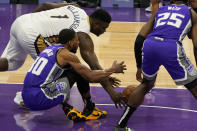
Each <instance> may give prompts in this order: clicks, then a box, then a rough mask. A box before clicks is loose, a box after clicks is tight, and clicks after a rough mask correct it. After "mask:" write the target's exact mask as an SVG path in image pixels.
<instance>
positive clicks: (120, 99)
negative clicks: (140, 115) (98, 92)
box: [110, 91, 126, 108]
mask: <svg viewBox="0 0 197 131" xmlns="http://www.w3.org/2000/svg"><path fill="white" fill-rule="evenodd" d="M110 96H111V99H112V100H113V102H114V104H115V106H116V108H118V107H120V108H122V107H123V106H125V105H126V104H125V101H124V100H125V96H123V94H122V93H120V92H116V91H114V92H113V93H111V94H110Z"/></svg>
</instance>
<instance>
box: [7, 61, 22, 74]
mask: <svg viewBox="0 0 197 131" xmlns="http://www.w3.org/2000/svg"><path fill="white" fill-rule="evenodd" d="M23 64H24V61H19V60H14V59H12V60H9V59H8V71H13V70H17V69H19V68H20V67H21V66H22V65H23Z"/></svg>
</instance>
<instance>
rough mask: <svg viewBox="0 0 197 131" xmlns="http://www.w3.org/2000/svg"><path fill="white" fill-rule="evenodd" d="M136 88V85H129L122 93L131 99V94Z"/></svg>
mask: <svg viewBox="0 0 197 131" xmlns="http://www.w3.org/2000/svg"><path fill="white" fill-rule="evenodd" d="M135 88H136V87H135V86H133V85H129V86H127V87H126V88H125V89H124V90H123V92H122V94H123V95H124V96H125V97H126V100H128V99H129V95H130V94H131V93H132V92H133V90H134V89H135Z"/></svg>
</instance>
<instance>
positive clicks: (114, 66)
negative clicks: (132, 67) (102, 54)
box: [111, 61, 127, 73]
mask: <svg viewBox="0 0 197 131" xmlns="http://www.w3.org/2000/svg"><path fill="white" fill-rule="evenodd" d="M111 68H112V69H114V71H115V72H114V73H124V70H126V69H127V68H126V65H125V64H124V61H122V62H120V63H117V61H114V62H113V64H112V66H111Z"/></svg>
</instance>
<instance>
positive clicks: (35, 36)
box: [1, 5, 90, 70]
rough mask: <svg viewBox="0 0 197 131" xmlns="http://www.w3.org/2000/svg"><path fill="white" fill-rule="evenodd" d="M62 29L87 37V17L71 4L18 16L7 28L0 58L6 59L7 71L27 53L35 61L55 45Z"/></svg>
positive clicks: (15, 66)
mask: <svg viewBox="0 0 197 131" xmlns="http://www.w3.org/2000/svg"><path fill="white" fill-rule="evenodd" d="M65 28H66V29H73V30H74V31H75V32H84V33H87V34H89V33H90V25H89V16H88V15H87V14H86V12H85V11H84V10H83V9H81V8H79V7H75V6H72V5H69V6H63V7H60V8H55V9H50V10H46V11H41V12H36V13H29V14H25V15H22V16H20V17H18V18H17V19H16V20H15V21H14V23H13V24H12V26H11V31H10V40H9V43H8V44H7V47H6V49H5V50H4V52H3V54H2V56H1V57H6V58H7V59H8V61H9V70H15V69H17V68H18V67H20V66H21V64H23V63H24V61H25V59H26V56H27V54H30V55H31V57H32V58H33V59H36V57H37V56H38V55H39V53H40V52H41V51H42V50H44V49H45V48H46V47H48V46H49V45H51V44H55V43H57V42H58V35H59V32H60V31H61V30H62V29H65ZM10 61H11V62H10ZM11 64H13V65H11Z"/></svg>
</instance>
